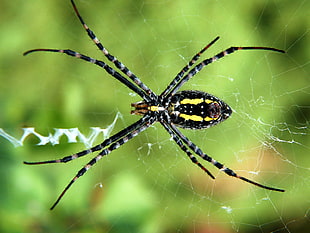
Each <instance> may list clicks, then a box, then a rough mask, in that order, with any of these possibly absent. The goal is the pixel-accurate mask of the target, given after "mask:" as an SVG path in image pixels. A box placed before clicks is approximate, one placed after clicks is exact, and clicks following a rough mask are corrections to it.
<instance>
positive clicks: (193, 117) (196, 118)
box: [179, 113, 203, 121]
mask: <svg viewBox="0 0 310 233" xmlns="http://www.w3.org/2000/svg"><path fill="white" fill-rule="evenodd" d="M179 117H182V118H184V119H185V120H192V121H203V118H202V117H201V116H197V115H187V114H184V113H181V114H180V115H179Z"/></svg>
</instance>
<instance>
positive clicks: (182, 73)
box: [160, 36, 220, 97]
mask: <svg viewBox="0 0 310 233" xmlns="http://www.w3.org/2000/svg"><path fill="white" fill-rule="evenodd" d="M218 39H220V37H219V36H218V37H216V38H215V39H214V40H213V41H211V42H210V43H209V44H208V45H207V46H206V47H204V48H203V49H202V50H201V51H199V52H198V53H197V54H196V55H195V56H194V57H193V58H192V59H191V60H190V61H189V62H188V64H187V65H186V66H185V67H184V68H183V69H182V70H181V71H180V72H179V73H178V74H177V76H176V77H175V78H174V79H173V80H172V81H171V83H170V84H169V85H168V87H167V88H166V89H165V90H164V91H163V92H162V93H161V94H160V96H161V97H166V96H167V95H168V93H169V92H170V90H171V89H172V88H173V87H174V86H175V85H176V84H177V83H178V82H179V81H180V80H181V78H182V77H183V76H184V74H185V72H187V71H188V70H189V68H191V67H192V66H193V65H194V64H195V63H196V61H198V59H199V58H200V56H201V54H202V53H204V52H205V51H206V50H207V49H208V48H209V47H210V46H211V45H213V44H214V43H215V42H216V41H217V40H218Z"/></svg>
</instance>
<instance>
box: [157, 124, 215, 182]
mask: <svg viewBox="0 0 310 233" xmlns="http://www.w3.org/2000/svg"><path fill="white" fill-rule="evenodd" d="M161 124H162V125H163V126H164V128H165V129H166V130H167V131H168V133H169V134H170V136H171V137H172V138H173V140H174V141H175V142H176V144H177V145H178V146H179V147H180V148H181V149H182V150H183V151H184V152H185V153H186V154H187V156H188V157H189V158H190V160H191V161H192V162H193V163H194V164H196V165H197V166H198V167H200V168H201V169H202V170H203V171H204V172H206V173H207V174H208V175H209V176H210V177H211V178H212V179H215V177H214V176H213V175H212V174H211V172H210V171H209V170H208V169H206V168H205V167H204V166H203V165H202V164H201V163H199V162H198V160H197V158H196V157H195V156H194V155H193V154H192V153H191V152H190V151H189V150H188V149H187V147H186V146H185V145H184V143H183V142H182V140H181V139H180V137H179V136H178V135H177V134H175V133H174V132H173V130H172V129H171V127H170V125H169V124H167V123H166V122H161Z"/></svg>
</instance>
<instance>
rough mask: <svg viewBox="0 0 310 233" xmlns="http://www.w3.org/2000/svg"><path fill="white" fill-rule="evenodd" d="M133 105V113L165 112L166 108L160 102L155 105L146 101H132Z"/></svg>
mask: <svg viewBox="0 0 310 233" xmlns="http://www.w3.org/2000/svg"><path fill="white" fill-rule="evenodd" d="M131 107H134V110H131V112H130V113H131V114H133V115H145V114H146V113H148V112H163V111H164V110H165V108H164V107H162V106H160V105H158V104H157V105H153V104H150V103H146V102H145V101H139V102H136V103H132V104H131Z"/></svg>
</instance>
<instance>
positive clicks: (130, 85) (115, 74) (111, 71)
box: [23, 49, 149, 100]
mask: <svg viewBox="0 0 310 233" xmlns="http://www.w3.org/2000/svg"><path fill="white" fill-rule="evenodd" d="M40 51H43V52H54V53H64V54H67V55H68V56H71V57H76V58H78V59H82V60H85V61H87V62H90V63H93V64H95V65H97V66H100V67H101V68H103V69H105V71H106V72H107V73H108V74H110V75H112V76H113V77H114V78H116V79H117V80H118V81H120V82H121V83H123V84H124V85H126V86H127V87H128V88H130V89H131V90H132V91H134V92H135V93H137V94H138V95H139V96H141V97H142V98H143V99H144V100H148V99H149V96H147V94H145V93H144V92H143V91H142V90H141V89H139V88H138V87H137V86H136V85H134V84H133V83H132V82H130V81H128V80H127V79H126V78H124V77H123V76H122V75H121V74H120V73H118V72H117V71H115V70H114V69H113V68H111V67H110V66H109V65H107V64H106V63H104V62H103V61H100V60H97V59H94V58H91V57H89V56H86V55H83V54H80V53H78V52H75V51H72V50H70V49H32V50H28V51H26V52H24V54H23V55H24V56H26V55H28V54H29V53H33V52H40Z"/></svg>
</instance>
